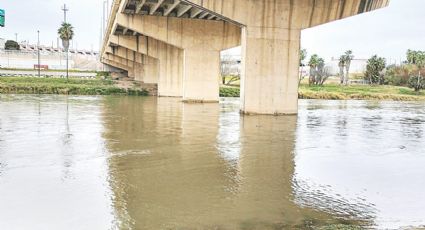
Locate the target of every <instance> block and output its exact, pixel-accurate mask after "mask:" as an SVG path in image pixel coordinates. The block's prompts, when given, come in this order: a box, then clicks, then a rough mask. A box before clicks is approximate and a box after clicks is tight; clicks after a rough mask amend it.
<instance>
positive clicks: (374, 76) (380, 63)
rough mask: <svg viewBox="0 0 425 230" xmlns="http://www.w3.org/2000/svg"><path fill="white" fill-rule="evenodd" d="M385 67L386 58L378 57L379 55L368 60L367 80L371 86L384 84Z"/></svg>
mask: <svg viewBox="0 0 425 230" xmlns="http://www.w3.org/2000/svg"><path fill="white" fill-rule="evenodd" d="M385 66H386V60H385V58H382V57H378V56H377V55H374V56H372V57H371V58H370V59H369V60H367V66H366V72H365V80H367V81H369V83H370V84H380V85H382V84H384V75H383V70H384V69H385Z"/></svg>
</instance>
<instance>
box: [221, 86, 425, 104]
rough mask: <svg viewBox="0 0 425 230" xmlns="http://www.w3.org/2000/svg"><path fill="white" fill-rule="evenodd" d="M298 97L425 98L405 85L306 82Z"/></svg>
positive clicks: (227, 93)
mask: <svg viewBox="0 0 425 230" xmlns="http://www.w3.org/2000/svg"><path fill="white" fill-rule="evenodd" d="M239 93H240V90H239V88H220V97H239ZM299 98H300V99H325V100H363V99H364V100H394V101H419V100H425V92H421V93H415V92H414V91H412V90H410V89H408V88H407V87H400V86H388V85H381V86H378V85H376V86H369V85H350V86H345V87H341V86H340V85H338V84H326V85H323V86H320V85H313V86H309V85H307V84H302V85H300V89H299Z"/></svg>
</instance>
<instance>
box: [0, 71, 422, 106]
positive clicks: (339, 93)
mask: <svg viewBox="0 0 425 230" xmlns="http://www.w3.org/2000/svg"><path fill="white" fill-rule="evenodd" d="M125 83H126V84H122V82H118V81H113V80H101V79H94V80H86V79H75V78H73V79H69V80H66V79H64V78H34V77H1V78H0V93H14V94H70V95H115V94H120V95H140V96H147V95H149V94H150V93H149V92H148V91H147V90H145V89H142V87H140V85H139V84H138V83H137V82H129V81H126V82H125ZM239 95H240V89H239V88H237V87H221V88H220V97H239ZM299 98H300V99H325V100H394V101H422V100H423V101H425V91H421V92H420V93H416V92H414V91H413V90H412V89H409V88H407V87H398V86H369V85H351V86H340V85H337V84H327V85H324V86H309V85H307V84H302V85H301V86H300V89H299Z"/></svg>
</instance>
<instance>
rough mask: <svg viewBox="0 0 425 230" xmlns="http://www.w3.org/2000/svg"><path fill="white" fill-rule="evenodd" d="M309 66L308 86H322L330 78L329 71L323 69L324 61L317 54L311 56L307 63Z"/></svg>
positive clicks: (326, 68) (325, 68)
mask: <svg viewBox="0 0 425 230" xmlns="http://www.w3.org/2000/svg"><path fill="white" fill-rule="evenodd" d="M308 65H309V66H310V78H309V84H310V85H323V84H324V83H325V81H326V80H327V79H328V78H329V76H330V70H329V68H328V67H325V60H324V59H323V58H321V57H319V56H318V55H317V54H313V55H312V56H311V57H310V61H309V62H308Z"/></svg>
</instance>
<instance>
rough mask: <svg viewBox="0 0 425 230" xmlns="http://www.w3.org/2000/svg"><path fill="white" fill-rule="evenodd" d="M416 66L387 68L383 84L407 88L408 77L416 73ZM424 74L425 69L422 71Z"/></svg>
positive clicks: (417, 69)
mask: <svg viewBox="0 0 425 230" xmlns="http://www.w3.org/2000/svg"><path fill="white" fill-rule="evenodd" d="M418 71H419V68H418V67H417V66H416V65H403V66H395V65H392V66H389V67H388V68H387V72H386V73H385V80H384V83H385V84H388V85H395V86H408V81H409V78H410V76H412V75H414V74H416V73H418ZM422 71H423V72H425V69H423V70H422Z"/></svg>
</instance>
